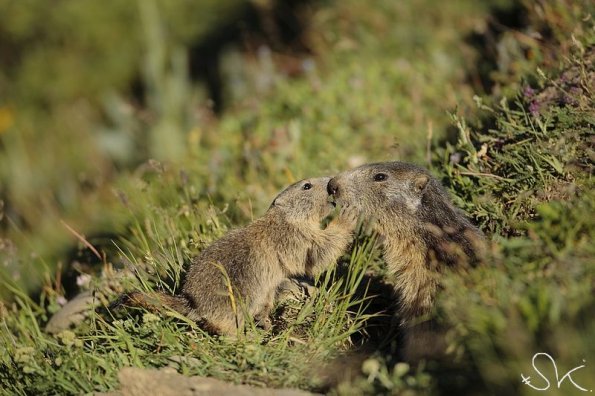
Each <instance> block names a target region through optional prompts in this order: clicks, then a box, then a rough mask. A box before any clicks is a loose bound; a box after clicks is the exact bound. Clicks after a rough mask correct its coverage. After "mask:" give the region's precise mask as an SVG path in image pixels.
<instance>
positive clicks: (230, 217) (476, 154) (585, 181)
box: [0, 0, 595, 394]
mask: <svg viewBox="0 0 595 396" xmlns="http://www.w3.org/2000/svg"><path fill="white" fill-rule="evenodd" d="M593 11H594V6H593V4H592V2H590V1H586V0H585V1H582V0H577V1H571V0H538V1H529V0H518V1H514V0H494V1H487V0H486V1H475V0H460V1H451V2H444V1H442V2H439V1H435V0H407V1H393V0H375V1H371V2H363V1H357V0H345V1H322V0H320V1H314V0H312V1H300V0H291V1H281V0H279V1H274V0H253V1H240V0H220V1H210V0H201V1H195V2H190V1H185V0H171V1H166V0H138V1H117V0H108V1H103V2H91V1H81V0H59V1H52V2H50V1H43V0H38V1H35V0H29V1H15V0H0V278H1V280H2V284H3V285H5V286H6V287H4V288H2V289H0V298H2V299H3V300H4V301H6V307H9V308H10V309H11V312H10V315H13V314H14V315H15V317H16V316H17V315H18V314H19V312H21V313H20V314H22V312H23V311H26V310H25V309H24V308H22V307H20V308H19V307H17V306H15V305H11V301H13V300H14V299H15V293H14V291H15V290H24V291H25V293H24V294H29V295H32V296H34V299H35V298H37V297H39V296H41V297H42V298H41V300H42V301H41V306H42V308H40V310H39V311H36V312H37V313H36V314H35V315H37V316H35V318H37V319H36V320H35V321H34V323H37V321H41V322H43V321H45V320H47V315H49V314H48V312H47V311H46V310H45V306H44V303H46V302H47V301H45V300H44V298H45V297H44V296H47V295H49V296H50V297H49V300H51V301H53V300H55V299H57V297H66V298H70V297H72V296H73V295H74V294H76V293H77V292H78V291H79V286H80V285H77V283H76V281H77V279H80V275H81V274H90V275H91V276H93V277H98V278H99V277H101V276H103V275H102V274H103V273H105V271H106V267H110V266H111V265H115V266H116V267H118V266H120V267H121V266H123V264H122V263H123V262H125V261H126V260H125V258H123V257H122V256H123V255H122V254H121V253H122V252H121V251H119V249H120V248H121V247H122V244H123V242H122V241H123V240H125V241H127V242H126V243H129V245H127V246H128V247H129V248H130V249H131V250H132V251H134V252H135V254H137V255H139V256H143V255H145V254H146V255H147V257H148V256H151V255H152V254H153V252H154V251H157V250H160V249H161V248H162V246H161V245H160V244H161V243H163V244H164V245H167V246H174V245H175V246H176V249H177V247H178V246H181V247H182V248H181V249H183V250H184V254H187V255H188V256H191V254H192V253H195V252H196V251H197V250H198V249H200V248H201V247H202V246H204V244H206V243H208V242H209V241H211V240H213V239H214V238H216V237H217V236H219V235H220V234H221V233H222V232H223V231H224V230H225V229H226V228H227V227H232V226H236V225H240V224H244V223H246V222H248V221H250V219H252V218H254V217H256V216H259V215H260V214H262V213H263V212H264V210H265V209H266V208H267V207H268V205H269V203H270V201H271V200H272V198H273V197H274V196H275V194H276V192H277V191H279V190H280V189H281V188H283V187H284V186H286V185H288V184H289V183H291V182H293V181H295V180H298V179H301V178H305V177H310V176H318V175H330V174H333V173H336V172H338V171H341V170H344V169H348V168H350V167H353V166H356V165H359V164H361V163H363V162H369V161H383V160H403V161H412V162H416V163H418V164H420V165H424V166H427V167H429V168H430V169H431V170H432V172H433V173H434V174H435V175H436V176H437V177H439V178H440V179H441V180H442V181H443V183H444V184H445V185H446V186H447V188H449V190H450V191H451V192H452V194H453V199H454V200H455V202H456V203H457V205H458V206H460V207H461V208H463V209H465V210H466V211H467V212H468V213H469V214H470V216H471V217H472V218H473V220H474V221H475V222H476V223H477V224H479V225H480V227H481V228H482V229H483V230H484V232H486V234H487V235H488V236H489V238H490V239H492V240H493V241H494V246H493V249H492V250H493V252H492V253H493V258H492V259H491V261H490V265H489V266H487V267H486V268H482V269H478V270H477V271H475V272H472V273H471V274H470V276H469V277H468V278H464V279H463V278H457V277H448V278H447V279H445V285H446V286H445V292H444V295H443V296H442V297H443V298H442V299H441V300H440V301H441V302H440V303H439V307H438V309H437V311H438V312H437V315H439V316H440V317H442V319H443V320H444V321H445V322H446V323H449V326H450V328H452V329H453V330H452V332H451V333H449V337H451V338H450V342H451V347H452V350H454V351H456V352H457V353H458V356H464V357H465V359H467V360H466V361H467V362H472V363H470V365H471V366H472V367H473V369H470V370H471V371H461V372H457V373H455V374H452V372H449V371H446V370H443V371H440V369H438V370H437V372H438V374H437V375H436V378H440V376H441V375H442V377H444V378H446V377H448V378H449V379H447V380H444V378H443V379H442V380H436V381H445V383H446V384H447V385H448V386H454V387H455V388H456V386H458V385H460V386H461V387H462V388H464V385H465V380H464V378H465V377H466V376H469V378H471V377H473V375H475V376H476V377H473V378H479V380H478V381H479V382H481V383H482V384H484V385H485V386H486V388H485V389H489V390H490V391H491V392H495V393H501V392H518V391H519V389H520V388H519V386H520V383H518V381H516V380H517V377H518V373H519V372H520V370H521V369H524V370H525V371H527V363H528V362H529V359H530V357H531V356H532V354H533V353H534V352H536V351H538V350H539V351H541V349H542V348H546V349H547V350H548V351H552V353H553V352H556V353H557V354H558V356H561V359H562V360H561V361H563V362H564V363H565V364H566V365H567V366H569V367H574V366H572V365H573V364H575V363H576V365H578V364H579V363H580V360H576V358H577V356H578V355H577V353H578V352H581V351H582V352H584V353H586V354H587V355H589V356H595V350H594V349H593V348H594V345H593V343H592V342H591V341H590V339H591V338H589V334H590V335H592V334H593V331H595V327H594V325H593V321H592V319H590V318H592V317H594V316H595V315H594V314H595V304H594V301H593V298H592V297H593V291H595V281H594V280H593V276H594V274H595V268H594V266H595V263H594V261H595V260H593V253H594V252H593V250H594V249H593V243H592V237H593V233H594V232H595V230H594V224H593V216H592V213H593V208H594V202H595V197H594V196H593V193H592V187H593V181H592V172H593V162H594V159H595V154H594V151H593V144H594V143H593V129H594V128H593V127H594V124H595V115H594V103H593V92H592V91H593V86H594V85H595V77H594V71H593V62H594V60H595V58H594V56H593V48H594V43H595V33H594V30H593ZM196 219H200V221H195V220H196ZM193 221H194V223H193ZM141 228H142V229H143V230H144V232H147V233H148V236H145V235H144V234H143V233H142V232H139V231H138V230H140V229H141ZM90 246H92V247H93V249H90V248H89V247H90ZM94 250H95V252H94ZM8 285H10V287H11V289H10V290H9V289H8ZM13 287H16V288H13ZM17 294H18V293H17ZM52 299H53V300H52ZM17 300H19V299H18V298H17ZM51 301H50V302H51ZM36 302H37V301H36ZM2 307H3V306H2ZM2 312H3V311H1V310H0V314H2ZM7 315H8V314H7ZM22 315H24V314H22ZM31 315H32V316H33V314H31ZM0 316H1V315H0ZM5 317H7V316H5ZM3 320H6V319H3ZM6 323H8V324H7V325H6V326H7V328H9V329H10V330H11V331H13V332H14V334H15V337H16V338H19V337H21V338H20V339H19V340H20V341H19V342H22V343H23V345H25V344H26V345H29V344H31V345H34V344H33V341H31V339H32V338H34V337H29V336H27V335H26V334H28V333H27V331H25V330H23V329H22V328H19V326H18V325H16V324H14V323H12V322H10V320H8V321H7V322H6ZM32 323H33V322H32ZM32 326H33V325H32ZM25 340H28V341H25ZM511 340H512V341H514V342H512V341H511ZM561 340H566V342H565V343H564V342H561ZM18 345H20V344H19V343H14V345H13V347H14V348H17V346H18ZM11 348H12V347H11ZM10 350H11V349H10V348H8V347H6V348H5V351H10ZM11 353H12V352H11ZM581 356H582V355H581ZM389 360H390V359H389ZM503 362H504V363H503ZM77 364H78V363H77ZM387 364H388V365H387V366H386V367H384V366H383V367H384V368H383V369H382V370H380V371H377V372H375V373H374V375H372V374H370V373H366V375H367V379H366V376H364V377H363V379H361V381H360V382H357V381H356V382H354V384H352V385H350V386H355V389H359V390H361V391H362V392H368V393H370V394H373V393H375V392H388V393H390V392H401V391H404V390H412V389H417V390H420V391H422V392H423V391H426V390H428V389H430V388H431V387H429V386H428V387H426V386H425V385H420V384H421V383H422V382H415V381H414V382H415V383H414V385H412V383H408V382H407V381H405V380H404V379H403V377H402V373H400V372H398V370H396V369H394V367H392V366H391V365H390V363H387ZM15 367H16V366H15ZM40 370H41V369H40ZM43 370H46V371H43V372H44V373H46V375H49V374H47V373H50V372H51V370H53V369H51V368H44V369H43ZM383 370H384V371H383ZM590 370H591V371H590V372H591V373H592V367H591V368H590ZM17 371H18V370H17ZM17 371H15V372H17ZM422 372H425V371H423V370H422ZM470 373H471V374H470ZM112 374H113V373H112ZM112 374H110V375H106V378H107V380H106V381H108V382H109V384H113V381H115V379H114V378H115V374H113V375H112ZM451 374H452V375H451ZM11 375H12V374H11ZM583 375H584V376H585V377H584V378H583V377H581V380H586V378H587V376H586V375H585V374H583ZM6 378H12V380H11V381H13V382H14V378H16V374H15V377H10V376H9V377H6ZM19 378H20V377H19ZM27 378H29V377H27ZM31 378H33V379H31V381H32V382H31V383H32V384H41V383H42V382H41V380H40V379H39V378H43V376H40V377H39V378H37V377H31ZM577 378H578V376H577ZM591 378H595V376H593V377H591ZM97 381H99V380H97ZM110 381H111V382H110ZM283 381H284V377H281V378H278V379H276V380H271V382H273V383H274V384H279V383H283ZM299 381H302V382H299ZM299 381H298V383H300V384H302V387H305V388H312V385H303V384H304V383H305V381H306V380H305V379H304V378H302V379H300V380H299ZM411 381H413V380H411ZM470 381H475V380H470ZM585 382H586V381H584V382H583V383H585ZM457 384H458V385H457ZM461 384H463V385H461ZM31 386H32V387H31V388H23V389H29V391H31V389H39V388H35V386H37V385H31ZM89 386H90V387H91V388H89V389H95V390H97V389H100V390H104V389H105V387H106V386H108V385H106V384H105V383H101V384H100V385H98V384H97V383H94V384H91V385H89ZM110 386H111V385H110ZM462 388H461V389H462ZM81 389H82V388H81ZM85 389H87V388H85ZM432 389H433V388H432ZM482 389H483V388H482ZM523 389H524V390H525V391H526V392H528V390H529V388H527V387H525V388H523ZM79 390H80V389H79ZM87 390H88V389H87ZM337 392H339V393H341V392H342V391H341V390H340V389H339V390H338V391H337ZM560 394H565V393H560Z"/></svg>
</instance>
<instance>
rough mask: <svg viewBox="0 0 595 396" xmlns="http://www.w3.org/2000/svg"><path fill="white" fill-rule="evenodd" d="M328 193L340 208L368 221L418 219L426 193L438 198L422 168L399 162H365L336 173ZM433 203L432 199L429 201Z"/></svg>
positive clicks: (433, 182) (434, 184) (438, 190)
mask: <svg viewBox="0 0 595 396" xmlns="http://www.w3.org/2000/svg"><path fill="white" fill-rule="evenodd" d="M327 190H328V193H329V194H330V195H332V196H333V197H334V198H335V202H336V203H337V204H338V205H340V206H341V208H342V209H343V210H344V211H346V212H348V213H351V214H357V215H359V216H360V217H361V218H362V219H364V220H367V221H370V220H374V221H381V222H382V221H386V220H387V219H385V218H386V217H388V219H390V221H394V216H395V215H396V216H399V217H400V218H401V219H403V220H406V219H407V218H411V219H413V218H415V219H419V217H420V215H421V214H422V212H424V204H428V203H429V202H430V201H429V200H428V199H427V197H428V196H429V195H435V196H436V195H437V196H439V197H442V196H443V195H444V193H443V192H442V190H441V187H440V185H439V183H438V182H437V181H436V180H435V179H434V178H432V176H431V175H430V173H429V172H428V171H427V170H425V169H424V168H421V167H418V166H415V165H412V164H407V163H403V162H384V163H376V164H366V165H362V166H360V167H358V168H355V169H352V170H349V171H345V172H343V173H340V174H338V175H337V176H335V177H334V178H333V179H331V181H330V182H329V184H328V186H327ZM431 204H435V202H431Z"/></svg>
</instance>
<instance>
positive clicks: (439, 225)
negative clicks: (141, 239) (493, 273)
mask: <svg viewBox="0 0 595 396" xmlns="http://www.w3.org/2000/svg"><path fill="white" fill-rule="evenodd" d="M327 189H328V193H329V194H330V195H331V196H333V197H334V200H335V203H336V204H337V205H340V206H341V210H342V211H344V212H345V213H346V214H347V215H350V216H359V217H360V218H361V219H362V220H363V221H364V222H367V223H369V224H371V225H372V226H373V229H375V230H377V231H378V232H380V233H381V234H387V235H390V234H392V235H398V236H399V237H405V236H412V235H415V236H417V237H419V238H421V239H422V240H423V241H424V242H425V244H426V246H428V247H429V248H430V249H431V250H433V253H432V254H433V255H434V256H436V257H437V258H438V259H439V260H440V261H442V262H447V263H450V262H457V261H458V260H459V259H460V258H461V254H462V255H465V256H468V257H471V258H472V259H473V260H475V258H476V257H477V255H476V253H475V250H476V249H478V248H479V247H481V246H482V244H483V234H482V233H481V231H479V230H478V229H477V228H476V227H474V226H473V225H472V224H471V223H470V222H469V220H467V218H466V217H465V216H464V215H463V213H461V212H460V211H459V210H458V209H457V208H456V207H455V206H454V205H453V204H452V203H451V201H450V199H449V197H448V194H447V193H446V191H445V190H444V188H443V187H442V185H441V184H440V183H439V182H438V181H437V180H436V179H435V178H433V177H432V176H431V175H430V173H429V172H428V171H427V170H426V169H424V168H421V167H419V166H416V165H412V164H407V163H403V162H384V163H377V164H367V165H362V166H360V167H359V168H355V169H352V170H349V171H346V172H343V173H340V174H338V175H337V176H335V177H334V178H332V179H331V181H330V182H329V183H328V186H327Z"/></svg>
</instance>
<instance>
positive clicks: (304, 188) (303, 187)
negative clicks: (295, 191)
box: [302, 183, 312, 190]
mask: <svg viewBox="0 0 595 396" xmlns="http://www.w3.org/2000/svg"><path fill="white" fill-rule="evenodd" d="M311 188H312V184H310V183H306V184H304V185H303V186H302V190H309V189H311Z"/></svg>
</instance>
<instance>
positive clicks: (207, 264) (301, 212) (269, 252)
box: [121, 177, 352, 335]
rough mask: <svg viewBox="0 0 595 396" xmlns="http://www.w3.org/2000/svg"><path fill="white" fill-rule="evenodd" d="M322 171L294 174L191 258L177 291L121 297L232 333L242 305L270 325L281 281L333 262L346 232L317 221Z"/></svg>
mask: <svg viewBox="0 0 595 396" xmlns="http://www.w3.org/2000/svg"><path fill="white" fill-rule="evenodd" d="M329 180H330V178H328V177H321V178H314V179H306V180H302V181H299V182H297V183H295V184H293V185H291V186H289V187H288V188H287V189H285V190H284V191H283V192H281V193H280V194H279V195H278V196H277V197H276V198H275V200H274V201H273V203H272V204H271V206H270V207H269V209H268V210H267V212H266V213H265V214H264V216H262V217H261V218H259V219H257V220H255V221H254V222H252V223H251V224H249V225H247V226H245V227H243V228H238V229H235V230H232V231H230V232H229V233H228V234H226V235H225V236H223V237H222V238H221V239H219V240H217V241H216V242H214V243H213V244H211V245H210V246H208V247H207V248H205V249H204V250H203V251H202V252H201V253H200V254H199V255H198V256H197V257H196V258H195V259H194V260H193V261H192V264H191V266H190V268H189V270H188V272H187V274H186V279H185V282H184V285H183V287H182V290H181V292H180V293H179V294H178V295H176V296H172V295H168V294H165V293H162V292H158V293H156V296H155V298H152V297H151V296H147V295H145V294H142V293H139V292H134V293H129V294H127V295H126V296H125V297H124V301H121V304H131V305H141V306H145V307H154V306H155V305H156V304H155V303H158V304H163V305H166V306H168V307H170V308H172V309H174V310H175V311H177V312H179V313H181V314H183V315H186V316H187V317H188V318H190V319H192V320H194V321H197V322H199V323H200V324H201V325H202V326H203V327H204V328H205V329H206V330H208V331H210V332H212V333H216V334H222V335H235V334H236V332H237V330H238V329H240V328H242V326H243V321H244V312H246V313H247V314H249V315H251V316H252V317H254V318H255V319H256V320H257V321H258V322H259V324H260V325H261V326H263V327H265V328H269V327H270V319H269V313H270V311H271V309H272V307H273V303H274V298H275V292H276V290H277V287H278V286H279V284H280V283H281V282H282V281H283V280H284V279H286V278H287V277H290V276H296V275H308V276H315V275H317V274H318V273H320V272H322V271H324V270H325V269H327V268H329V266H332V265H333V264H334V263H335V262H336V260H337V259H338V258H339V256H340V255H341V254H342V253H343V252H344V251H345V250H346V248H347V246H348V244H349V243H350V242H351V240H352V232H351V231H350V229H351V227H349V226H346V225H345V224H343V223H342V220H341V218H340V217H339V218H335V219H333V220H332V221H331V222H330V223H329V224H328V225H327V226H326V228H324V229H323V226H322V225H321V220H322V219H324V218H326V217H328V216H329V215H330V214H331V213H332V211H333V210H334V203H329V201H328V195H327V190H326V188H327V184H328V181H329Z"/></svg>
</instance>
